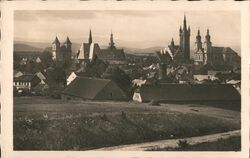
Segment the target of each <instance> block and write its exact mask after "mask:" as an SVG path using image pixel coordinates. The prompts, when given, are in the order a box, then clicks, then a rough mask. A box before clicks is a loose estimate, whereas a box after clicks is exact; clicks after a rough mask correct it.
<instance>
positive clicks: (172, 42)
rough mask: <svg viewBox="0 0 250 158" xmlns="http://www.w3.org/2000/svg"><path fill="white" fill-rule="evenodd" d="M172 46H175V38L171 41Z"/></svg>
mask: <svg viewBox="0 0 250 158" xmlns="http://www.w3.org/2000/svg"><path fill="white" fill-rule="evenodd" d="M171 46H174V38H172V40H171Z"/></svg>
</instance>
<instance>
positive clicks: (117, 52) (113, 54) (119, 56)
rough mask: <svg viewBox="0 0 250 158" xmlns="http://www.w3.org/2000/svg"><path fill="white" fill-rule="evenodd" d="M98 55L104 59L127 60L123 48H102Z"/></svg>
mask: <svg viewBox="0 0 250 158" xmlns="http://www.w3.org/2000/svg"><path fill="white" fill-rule="evenodd" d="M97 57H98V58H99V59H103V60H125V54H124V50H123V49H101V50H100V52H99V53H97Z"/></svg>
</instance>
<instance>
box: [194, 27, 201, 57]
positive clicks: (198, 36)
mask: <svg viewBox="0 0 250 158" xmlns="http://www.w3.org/2000/svg"><path fill="white" fill-rule="evenodd" d="M199 50H202V42H201V35H200V30H199V29H198V32H197V36H196V41H195V52H198V51H199Z"/></svg>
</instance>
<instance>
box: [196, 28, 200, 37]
mask: <svg viewBox="0 0 250 158" xmlns="http://www.w3.org/2000/svg"><path fill="white" fill-rule="evenodd" d="M197 35H198V36H200V29H199V28H198V32H197Z"/></svg>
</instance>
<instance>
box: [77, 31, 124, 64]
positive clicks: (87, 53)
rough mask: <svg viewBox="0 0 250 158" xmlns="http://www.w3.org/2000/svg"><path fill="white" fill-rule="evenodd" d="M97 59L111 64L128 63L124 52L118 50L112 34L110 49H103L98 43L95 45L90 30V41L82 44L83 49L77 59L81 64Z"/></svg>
mask: <svg viewBox="0 0 250 158" xmlns="http://www.w3.org/2000/svg"><path fill="white" fill-rule="evenodd" d="M95 57H97V58H98V59H101V60H103V61H106V62H108V63H110V64H124V63H125V62H126V59H125V53H124V50H123V49H118V48H116V46H115V43H114V39H113V33H112V32H111V35H110V42H109V46H108V48H106V49H101V48H100V46H99V44H98V43H93V41H92V32H91V30H90V32H89V41H88V43H82V45H81V48H80V50H79V51H78V55H77V58H78V60H79V61H80V62H81V61H87V62H88V61H91V60H93V59H94V58H95Z"/></svg>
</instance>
